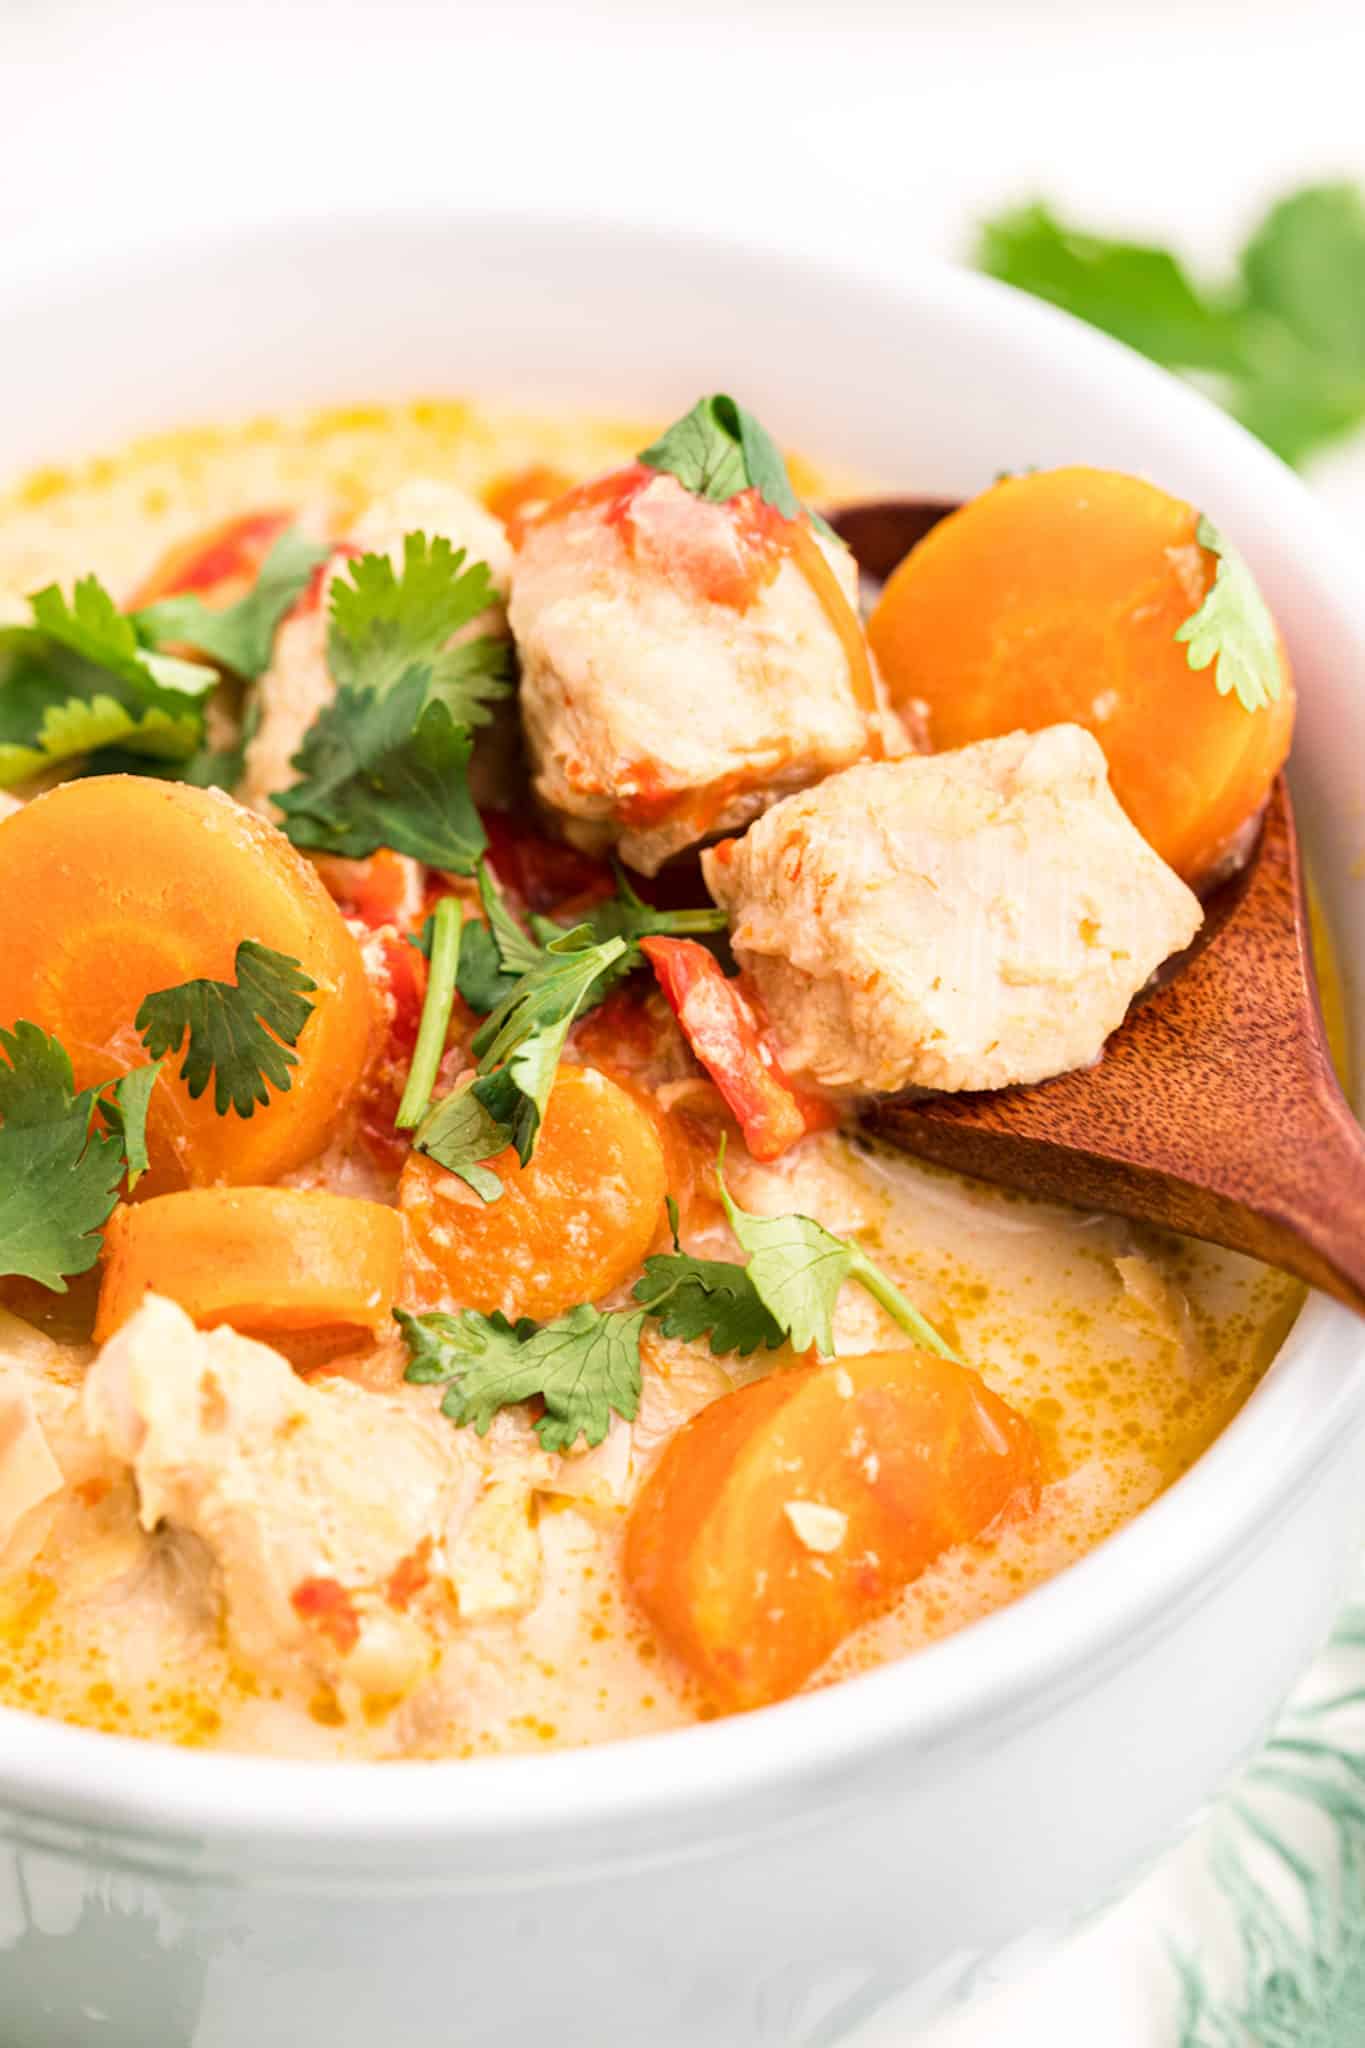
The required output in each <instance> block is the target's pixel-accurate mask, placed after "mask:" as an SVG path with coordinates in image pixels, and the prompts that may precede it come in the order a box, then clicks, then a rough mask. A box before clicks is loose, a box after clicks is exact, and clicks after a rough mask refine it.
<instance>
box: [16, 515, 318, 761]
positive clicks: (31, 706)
mask: <svg viewBox="0 0 1365 2048" xmlns="http://www.w3.org/2000/svg"><path fill="white" fill-rule="evenodd" d="M325 554H326V550H325V549H323V548H318V547H315V546H314V545H313V544H312V543H311V542H310V541H306V540H304V539H303V538H302V536H301V535H299V534H297V533H293V532H291V533H286V534H283V535H281V537H280V539H279V540H277V541H276V543H275V545H274V547H273V548H272V549H271V551H270V553H269V555H268V556H267V557H266V560H265V562H264V563H263V565H262V568H261V572H260V575H259V576H258V578H257V580H256V582H255V584H254V585H253V587H252V588H251V589H250V590H249V591H247V593H246V594H245V596H243V597H242V598H240V599H239V600H238V601H237V603H236V604H234V605H231V606H229V607H228V608H227V609H226V610H224V611H214V610H212V609H211V608H210V607H209V606H208V605H206V604H205V603H204V602H203V600H202V599H201V598H198V597H193V596H185V597H172V598H166V599H164V600H163V601H162V602H161V603H159V604H154V605H148V606H146V607H144V609H142V610H141V611H135V612H123V611H120V610H119V607H118V606H117V604H116V603H115V602H114V599H113V598H112V597H111V595H110V594H109V592H108V591H107V590H106V589H105V587H104V585H103V584H102V583H101V582H100V580H99V578H98V577H97V576H83V577H81V578H80V580H79V581H78V582H77V583H76V585H75V587H74V589H73V591H72V594H71V596H70V598H69V599H68V598H67V597H65V596H64V595H63V593H62V592H61V591H60V590H59V589H58V588H57V586H56V585H55V584H49V585H48V586H47V587H46V588H45V589H43V590H39V591H37V592H35V594H34V595H33V597H32V598H30V600H29V604H30V608H31V611H32V624H31V625H28V626H13V627H9V628H6V629H5V630H4V631H3V632H0V786H6V785H8V784H11V783H15V782H23V781H26V780H27V779H28V778H29V777H30V776H33V775H36V774H37V773H39V772H40V771H41V770H43V769H45V768H49V767H52V766H54V765H57V764H60V763H62V762H65V761H71V760H74V759H76V758H78V757H79V756H89V757H90V760H91V767H92V769H95V770H98V771H101V772H104V771H108V770H112V769H118V770H128V769H131V770H134V771H137V772H140V773H149V772H150V773H156V774H161V775H169V776H175V777H179V778H183V779H186V780H190V781H195V782H200V783H206V782H209V781H229V780H235V779H236V775H237V774H239V773H240V760H239V754H238V750H228V751H227V752H225V753H222V754H219V753H210V752H209V751H208V750H207V749H206V748H205V747H204V744H203V741H204V705H205V701H206V699H207V698H208V696H209V695H210V693H211V692H212V691H213V689H214V688H215V686H216V685H217V683H218V681H219V675H218V670H217V668H214V667H210V666H208V665H207V664H206V662H204V661H184V660H181V659H180V658H179V657H178V656H176V655H172V654H167V653H165V652H164V649H165V648H166V647H167V646H168V645H181V644H185V645H189V646H192V647H194V648H196V649H197V650H198V651H199V652H200V653H201V654H203V655H205V656H206V657H207V658H208V661H209V662H213V663H216V664H217V665H218V667H219V668H223V669H229V670H231V671H232V672H233V673H234V674H235V675H237V676H240V677H242V678H243V679H244V680H248V681H249V680H251V679H254V678H255V677H256V676H258V675H260V674H261V672H262V671H263V670H264V669H265V668H266V667H267V665H268V664H269V661H270V654H271V649H272V647H273V644H274V636H275V631H276V628H277V627H278V625H279V623H280V620H281V619H282V618H283V617H284V615H285V613H286V612H287V611H288V610H289V608H290V606H291V605H293V604H294V603H295V602H296V600H297V599H298V597H299V596H300V594H301V593H302V591H303V589H304V587H305V586H306V584H307V582H308V579H309V577H310V576H311V575H312V573H313V570H314V569H315V567H316V566H317V564H318V562H319V561H320V560H322V559H323V558H324V557H325Z"/></svg>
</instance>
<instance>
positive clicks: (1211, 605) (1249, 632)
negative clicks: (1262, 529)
mask: <svg viewBox="0 0 1365 2048" xmlns="http://www.w3.org/2000/svg"><path fill="white" fill-rule="evenodd" d="M1196 533H1197V538H1198V541H1199V545H1200V547H1202V548H1207V549H1208V550H1209V552H1210V553H1211V554H1214V555H1216V556H1217V557H1218V567H1217V570H1216V571H1215V574H1214V579H1213V582H1212V583H1211V584H1210V586H1209V590H1208V594H1207V596H1206V597H1205V599H1204V602H1203V603H1202V604H1201V605H1200V606H1199V609H1198V610H1197V611H1195V612H1192V613H1191V614H1190V616H1189V618H1188V619H1186V621H1185V623H1184V625H1183V626H1181V627H1179V628H1178V629H1177V631H1176V636H1175V637H1176V639H1177V640H1182V641H1187V642H1188V643H1189V655H1188V660H1189V664H1190V667H1191V668H1195V669H1199V668H1207V667H1208V666H1209V663H1210V662H1212V661H1216V662H1217V663H1218V667H1217V669H1216V670H1215V672H1214V684H1215V686H1216V688H1217V690H1218V694H1219V695H1220V696H1221V697H1226V696H1227V695H1228V694H1229V693H1230V692H1231V691H1234V690H1235V691H1236V693H1237V701H1238V703H1239V704H1240V705H1241V706H1242V709H1243V710H1244V711H1259V710H1260V709H1261V708H1262V706H1263V705H1266V704H1274V703H1278V702H1279V696H1280V689H1281V679H1280V647H1279V640H1278V638H1277V636H1276V632H1275V621H1274V620H1273V619H1272V618H1271V616H1270V611H1269V608H1268V607H1267V605H1266V601H1265V599H1264V598H1263V597H1262V596H1261V593H1260V591H1259V590H1258V589H1257V587H1256V579H1255V577H1254V576H1253V575H1252V573H1251V571H1250V569H1249V568H1248V567H1247V564H1246V562H1245V561H1244V559H1243V558H1242V556H1241V555H1240V554H1239V553H1238V551H1237V549H1236V548H1235V547H1233V545H1232V543H1231V542H1230V541H1226V540H1224V539H1223V536H1222V535H1221V534H1220V533H1219V531H1218V528H1217V527H1216V526H1215V525H1214V524H1213V522H1212V521H1211V520H1209V519H1204V518H1201V519H1200V521H1199V525H1198V528H1197V529H1196Z"/></svg>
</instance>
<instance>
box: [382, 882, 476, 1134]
mask: <svg viewBox="0 0 1365 2048" xmlns="http://www.w3.org/2000/svg"><path fill="white" fill-rule="evenodd" d="M463 919H464V912H463V910H462V909H461V907H460V905H459V903H458V902H457V901H456V899H455V898H454V897H453V896H443V897H442V898H441V901H440V902H439V903H438V904H437V906H436V908H435V910H434V911H433V912H432V916H431V953H430V959H431V969H430V972H429V974H428V976H427V992H426V995H425V997H424V998H423V1001H422V1016H421V1021H420V1023H419V1024H418V1026H417V1042H416V1044H415V1045H414V1046H413V1048H412V1063H411V1065H410V1066H409V1068H408V1079H407V1086H406V1087H405V1088H404V1090H403V1099H402V1101H401V1102H400V1103H399V1105H398V1114H397V1115H396V1116H395V1117H394V1120H393V1121H394V1127H395V1129H396V1130H400V1131H411V1130H415V1129H416V1127H417V1125H418V1124H420V1123H421V1121H422V1118H423V1117H424V1116H425V1115H426V1113H427V1108H428V1105H429V1104H430V1102H431V1093H432V1090H433V1089H434V1088H435V1086H436V1076H437V1074H438V1072H439V1071H440V1066H441V1055H442V1053H443V1052H444V1051H445V1043H446V1032H447V1031H448V1029H449V1028H450V1013H451V1011H452V1009H453V1008H454V1007H455V978H456V973H457V971H458V968H459V964H460V928H461V925H462V923H463Z"/></svg>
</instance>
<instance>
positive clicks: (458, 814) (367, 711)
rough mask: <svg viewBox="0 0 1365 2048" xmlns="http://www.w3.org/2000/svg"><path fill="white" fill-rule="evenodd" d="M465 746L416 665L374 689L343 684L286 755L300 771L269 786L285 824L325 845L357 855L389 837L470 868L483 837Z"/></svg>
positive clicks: (392, 842) (400, 846)
mask: <svg viewBox="0 0 1365 2048" xmlns="http://www.w3.org/2000/svg"><path fill="white" fill-rule="evenodd" d="M424 707H425V708H424ZM471 750H472V741H471V740H470V737H469V733H468V731H467V729H466V728H465V727H463V726H458V725H456V724H455V722H454V720H453V719H452V717H451V715H450V712H449V711H448V710H447V709H446V706H445V705H444V704H442V703H439V702H434V703H428V702H427V674H426V672H425V671H424V670H423V669H420V668H413V669H410V670H409V671H408V672H407V674H406V675H404V676H403V677H402V678H401V679H400V680H399V681H397V682H396V683H394V684H393V685H392V687H390V688H389V689H387V690H386V691H385V692H383V693H382V694H380V693H377V692H376V691H374V690H372V689H357V688H354V687H352V686H351V685H349V684H346V685H343V686H342V687H341V688H340V689H339V690H338V691H337V694H336V698H335V700H334V701H333V702H332V703H331V704H329V705H327V706H326V707H325V708H324V709H323V710H322V711H320V712H319V714H318V716H317V718H316V719H315V720H314V722H313V724H312V725H311V726H310V727H309V729H308V731H307V733H306V734H305V735H304V740H303V745H302V746H301V747H300V749H299V751H298V753H297V754H296V755H295V756H294V766H295V767H296V768H297V769H298V770H299V772H300V778H301V779H300V780H299V781H298V782H297V783H295V784H294V786H293V787H292V788H290V789H285V790H280V791H278V792H277V793H276V796H275V799H274V800H275V803H276V804H277V806H278V807H279V809H280V811H281V812H282V813H283V826H284V830H285V832H286V833H287V835H288V836H289V838H290V839H292V840H293V842H294V844H295V846H302V847H309V848H312V849H314V850H316V851H319V852H323V853H341V854H348V855H350V856H351V857H352V858H355V859H363V858H364V857H365V856H366V855H367V854H371V853H374V852H376V851H377V850H378V848H379V847H381V846H391V847H393V848H394V849H395V851H396V852H398V853H407V854H411V855H412V857H413V858H414V859H415V860H422V861H426V862H427V863H428V864H429V865H430V866H431V867H436V868H446V869H450V870H452V871H453V872H455V873H456V874H462V875H467V874H470V873H472V871H473V868H474V863H475V861H476V860H477V859H478V857H479V855H480V853H481V852H482V851H483V848H484V844H485V839H484V831H483V826H482V825H481V824H480V822H479V814H478V812H477V811H476V810H475V808H474V802H473V799H472V797H471V796H470V794H469V785H468V781H467V779H466V773H465V771H466V769H467V767H468V763H469V756H470V752H471Z"/></svg>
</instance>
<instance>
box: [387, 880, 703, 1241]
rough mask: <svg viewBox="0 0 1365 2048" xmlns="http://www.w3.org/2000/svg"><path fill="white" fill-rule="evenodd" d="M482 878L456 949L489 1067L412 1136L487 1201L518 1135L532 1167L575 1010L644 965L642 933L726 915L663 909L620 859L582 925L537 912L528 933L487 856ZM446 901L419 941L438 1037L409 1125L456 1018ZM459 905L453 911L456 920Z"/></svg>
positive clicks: (460, 983)
mask: <svg viewBox="0 0 1365 2048" xmlns="http://www.w3.org/2000/svg"><path fill="white" fill-rule="evenodd" d="M478 881H479V897H480V901H481V903H482V906H483V912H484V920H485V921H484V922H482V923H480V922H478V921H474V922H472V923H470V924H468V925H466V926H465V927H464V930H463V932H462V933H461V935H460V938H459V942H458V944H457V945H455V947H454V949H453V958H454V961H455V967H454V975H455V986H456V987H458V990H459V993H460V995H461V997H462V998H463V1000H464V1001H465V1002H466V1003H468V1005H469V1007H470V1008H471V1009H472V1010H474V1011H475V1012H482V1013H484V1022H483V1023H482V1024H481V1025H480V1027H479V1029H478V1031H477V1032H476V1033H475V1036H474V1040H473V1045H472V1050H473V1052H474V1054H475V1057H476V1059H477V1061H478V1067H477V1071H476V1072H475V1073H474V1074H473V1075H472V1076H471V1077H470V1078H469V1079H468V1080H466V1081H463V1082H462V1083H461V1084H460V1086H459V1087H457V1088H455V1089H453V1090H452V1091H451V1093H450V1094H448V1095H446V1096H443V1097H442V1098H441V1100H440V1101H439V1102H436V1103H434V1104H431V1106H430V1107H429V1108H428V1109H427V1110H426V1113H425V1115H423V1116H422V1117H421V1121H420V1122H419V1123H418V1124H417V1134H416V1136H415V1138H414V1140H413V1143H414V1145H415V1146H416V1148H417V1150H418V1151H419V1152H425V1153H426V1154H427V1155H428V1157H430V1158H432V1159H435V1160H436V1161H437V1163H438V1164H439V1165H441V1166H444V1167H445V1168H446V1169H447V1171H448V1172H450V1173H454V1174H457V1175H458V1176H459V1177H460V1179H461V1180H463V1181H464V1182H465V1184H466V1186H468V1187H470V1188H472V1189H473V1190H474V1191H475V1193H476V1194H478V1195H480V1196H481V1197H482V1198H483V1200H484V1201H486V1202H495V1201H497V1200H498V1198H499V1196H500V1195H501V1194H502V1181H501V1180H500V1179H499V1177H498V1175H497V1174H495V1173H493V1172H491V1171H490V1170H489V1167H488V1161H489V1160H491V1159H493V1158H495V1157H496V1156H497V1154H498V1153H499V1152H504V1151H506V1149H507V1147H508V1146H509V1145H515V1147H516V1150H517V1156H518V1158H519V1159H520V1160H521V1163H522V1165H523V1166H525V1165H527V1164H528V1163H529V1161H530V1159H531V1157H532V1154H533V1153H534V1151H535V1143H536V1137H537V1134H538V1132H539V1129H540V1123H541V1119H542V1117H543V1116H544V1114H545V1106H546V1103H547V1102H548V1100H549V1095H550V1090H551V1088H552V1087H553V1085H554V1078H555V1074H556V1073H557V1071H558V1068H559V1062H560V1058H561V1056H562V1054H563V1051H564V1045H565V1042H566V1040H567V1038H568V1034H569V1030H570V1027H571V1026H572V1024H573V1023H574V1021H575V1019H576V1018H578V1017H581V1016H582V1015H583V1014H584V1013H585V1012H586V1011H588V1010H590V1009H592V1008H593V1007H594V1006H595V1005H596V1004H597V1003H600V1002H601V1001H602V999H603V997H604V996H605V995H606V994H607V993H608V991H609V990H610V989H611V988H613V987H614V986H615V984H616V982H617V981H618V980H620V978H621V977H622V975H625V974H629V973H630V971H631V970H632V968H634V967H637V966H638V965H639V964H640V957H641V956H640V950H639V941H640V939H641V938H643V937H645V936H646V935H647V934H648V933H651V932H679V931H687V932H706V931H717V930H719V929H721V928H722V927H723V926H724V923H725V914H724V912H723V911H719V910H709V909H708V910H655V909H654V908H653V906H652V905H651V904H648V903H645V902H643V901H642V900H641V898H640V897H639V896H637V895H636V893H635V891H634V890H633V889H632V888H631V886H630V884H629V882H628V881H627V880H626V878H625V875H624V874H623V873H622V872H621V871H620V869H618V870H617V886H616V893H615V895H613V896H611V897H609V898H608V899H607V900H606V901H605V902H603V903H599V904H595V905H594V906H593V908H592V909H591V910H589V911H587V912H586V913H585V914H584V917H583V920H582V921H581V922H580V923H579V924H577V925H575V926H573V927H572V928H571V929H567V930H566V929H565V927H564V926H562V925H558V924H555V923H553V922H552V921H551V920H550V919H549V918H544V917H533V918H532V919H531V920H530V922H531V930H530V931H525V930H523V928H522V926H521V925H519V924H518V923H517V920H516V919H515V918H514V917H513V915H512V913H511V911H510V910H509V909H508V907H507V903H506V900H505V899H504V897H503V895H502V891H501V890H500V889H499V887H498V884H497V881H496V879H495V877H494V875H493V872H492V870H491V868H490V867H489V864H488V862H487V860H481V861H480V863H479V867H478ZM444 909H445V905H444V904H442V905H438V906H437V910H436V911H435V912H433V914H432V916H431V917H430V918H428V920H427V922H426V925H425V926H424V927H423V930H422V933H421V935H420V937H419V938H418V939H417V940H416V941H415V943H416V944H417V945H418V946H419V948H420V950H421V951H423V952H425V953H427V954H428V956H429V957H430V959H431V961H432V974H431V977H430V980H429V982H428V989H427V1000H426V1003H425V1004H424V1007H423V1016H422V1026H421V1029H422V1030H426V1029H427V1027H428V1019H429V1018H430V1043H429V1045H428V1046H427V1048H426V1051H425V1054H424V1056H423V1058H422V1060H421V1063H420V1066H419V1061H418V1057H417V1054H414V1057H413V1063H412V1069H411V1071H410V1075H409V1083H408V1089H407V1090H406V1091H405V1094H404V1100H403V1103H402V1105H401V1106H400V1116H399V1123H400V1127H406V1126H405V1124H404V1119H405V1118H406V1117H407V1116H408V1115H410V1114H411V1113H412V1112H413V1110H414V1108H415V1106H416V1104H417V1101H418V1098H419V1096H420V1097H421V1098H422V1100H423V1102H425V1101H426V1100H427V1099H428V1098H429V1096H430V1092H431V1086H432V1085H433V1084H434V1080H435V1072H436V1066H437V1065H439V1057H440V1056H439V1052H438V1053H437V1055H436V1060H435V1063H433V1062H432V1060H431V1057H430V1052H431V1046H434V1045H436V1044H437V1042H438V1040H437V1033H438V1030H439V1034H440V1036H439V1043H440V1044H442V1045H443V1044H444V1039H445V1028H446V1024H447V1023H448V1022H449V1018H450V1007H451V1002H450V997H449V996H448V995H447V993H446V983H445V975H444V971H443V973H442V976H441V978H440V980H439V982H438V978H437V975H436V948H437V942H438V932H437V919H438V918H439V917H440V916H441V914H442V912H443V911H444ZM455 915H456V913H455V912H454V911H453V910H452V911H451V912H450V913H449V917H450V918H451V919H452V920H453V918H454V917H455ZM447 945H449V940H448V939H447ZM433 990H434V991H435V993H433ZM452 993H453V991H452ZM438 1018H439V1023H438V1021H437V1020H438ZM420 1045H421V1041H420V1033H419V1049H420ZM423 1090H425V1094H423Z"/></svg>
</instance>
